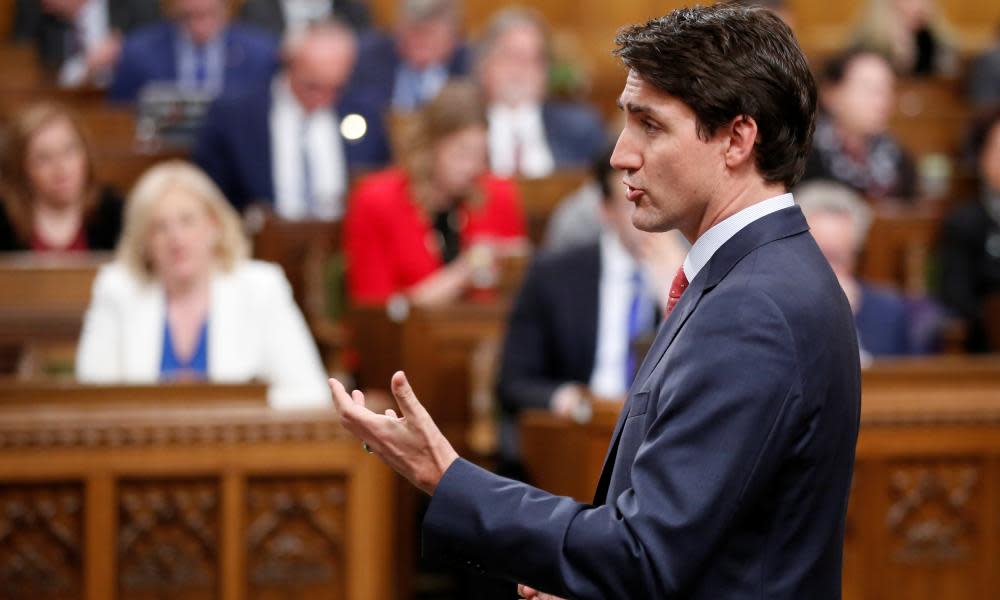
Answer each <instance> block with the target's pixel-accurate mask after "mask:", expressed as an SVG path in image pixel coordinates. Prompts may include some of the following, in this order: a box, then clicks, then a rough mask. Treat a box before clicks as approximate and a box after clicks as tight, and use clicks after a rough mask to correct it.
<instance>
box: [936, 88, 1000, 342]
mask: <svg viewBox="0 0 1000 600" xmlns="http://www.w3.org/2000/svg"><path fill="white" fill-rule="evenodd" d="M975 129H976V131H975V135H974V136H973V137H974V139H973V146H974V153H975V155H976V161H977V167H978V171H979V180H980V192H979V197H978V198H974V199H971V200H969V201H967V202H964V203H963V204H961V205H959V206H957V207H955V208H954V209H953V210H952V211H951V212H950V213H949V214H948V215H947V216H946V217H945V219H944V222H943V223H942V225H941V236H940V240H939V242H938V243H939V249H938V250H939V256H940V269H941V275H940V278H941V279H940V286H939V287H940V290H941V292H940V294H941V301H942V302H943V303H944V304H945V305H946V306H948V307H949V308H951V309H952V310H954V311H955V313H956V314H958V315H959V316H960V317H961V318H962V319H964V320H965V321H966V322H967V323H968V326H969V333H968V337H967V339H966V348H967V349H968V350H969V351H971V352H991V351H992V352H997V351H1000V347H997V346H993V345H992V344H991V341H990V339H989V335H988V334H987V324H988V320H989V315H988V314H987V312H986V303H987V301H988V299H989V298H990V297H991V296H996V295H998V294H1000V105H998V106H997V107H996V108H994V109H993V110H992V111H989V112H987V113H985V114H984V115H983V116H982V117H981V119H980V122H979V123H978V124H977V127H976V128H975Z"/></svg>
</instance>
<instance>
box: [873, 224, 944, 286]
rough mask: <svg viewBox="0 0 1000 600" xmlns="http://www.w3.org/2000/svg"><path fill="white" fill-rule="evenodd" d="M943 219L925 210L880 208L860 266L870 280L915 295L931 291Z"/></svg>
mask: <svg viewBox="0 0 1000 600" xmlns="http://www.w3.org/2000/svg"><path fill="white" fill-rule="evenodd" d="M940 222H941V219H940V215H939V214H937V212H935V211H933V210H930V209H924V208H904V207H899V208H892V207H879V208H878V209H877V210H876V211H875V220H874V221H873V222H872V226H871V229H869V231H868V239H867V241H866V243H865V247H864V250H863V252H862V254H861V258H860V261H859V265H858V271H859V275H860V276H861V277H862V278H863V279H865V280H867V281H873V282H878V283H882V284H885V285H891V286H894V287H896V288H898V289H900V290H903V291H905V292H908V293H912V294H924V293H926V291H927V263H928V261H929V258H930V256H931V253H932V250H933V248H934V244H935V242H936V241H937V235H938V229H939V228H940Z"/></svg>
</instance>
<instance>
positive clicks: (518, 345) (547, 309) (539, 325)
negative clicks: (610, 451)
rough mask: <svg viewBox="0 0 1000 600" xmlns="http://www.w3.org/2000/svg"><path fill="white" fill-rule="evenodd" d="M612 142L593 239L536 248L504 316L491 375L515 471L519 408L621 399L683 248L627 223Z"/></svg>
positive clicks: (576, 409)
mask: <svg viewBox="0 0 1000 600" xmlns="http://www.w3.org/2000/svg"><path fill="white" fill-rule="evenodd" d="M610 158H611V151H610V149H608V151H607V152H605V153H603V154H601V155H600V156H599V157H597V158H596V159H595V160H594V163H593V165H592V171H593V179H594V181H595V182H596V184H597V185H598V187H599V189H600V190H601V206H600V209H599V210H600V220H601V223H602V226H601V233H600V236H599V239H598V240H597V241H595V242H593V243H584V244H577V245H574V246H570V247H567V248H562V249H558V250H555V251H552V252H544V253H542V254H540V255H539V256H538V257H537V258H536V259H535V260H534V261H533V262H532V265H531V267H530V268H529V270H528V273H527V275H526V276H525V279H524V283H523V285H522V286H521V289H520V291H519V292H518V294H517V299H516V300H515V301H514V305H513V308H512V310H511V314H510V318H509V319H508V322H507V335H506V339H505V341H504V347H503V352H502V355H501V362H500V370H499V374H498V377H497V397H498V399H499V400H500V403H501V406H502V407H503V409H504V416H505V418H504V419H503V421H502V422H501V429H500V431H501V436H500V445H501V456H502V458H503V459H504V462H505V465H504V466H505V467H508V468H510V469H512V470H511V472H513V473H516V472H518V471H517V470H518V465H517V462H518V458H519V455H520V453H519V451H518V441H517V438H518V435H517V430H516V427H515V424H516V417H517V415H518V414H519V413H520V412H521V411H523V410H525V409H529V408H532V409H543V410H551V411H552V412H553V413H555V414H557V415H561V416H566V417H574V418H578V419H579V418H585V417H586V416H587V415H588V414H589V412H590V402H591V401H592V400H597V401H602V402H621V401H624V399H625V393H626V392H627V391H628V388H629V385H631V383H632V377H633V376H635V372H636V369H637V368H638V366H639V360H640V359H641V356H640V352H641V348H640V347H641V345H642V343H643V341H648V339H647V338H648V337H649V336H650V335H651V334H652V332H653V329H654V328H655V326H656V325H657V324H658V323H659V321H660V318H659V317H660V315H661V314H662V310H663V307H665V306H666V302H667V291H668V290H669V285H670V280H671V278H672V277H673V275H674V271H675V270H676V269H677V267H679V266H680V265H681V262H682V261H683V259H684V255H685V254H686V252H687V245H686V243H684V242H682V241H681V239H680V235H679V234H676V233H670V234H666V235H660V234H650V233H646V232H643V231H639V230H638V229H636V228H635V227H633V226H632V221H631V213H632V209H631V204H630V203H629V201H628V200H626V199H625V188H624V186H622V185H621V183H620V182H621V178H622V173H621V172H620V171H615V170H613V169H612V168H611V165H610V164H609V162H608V161H609V160H610Z"/></svg>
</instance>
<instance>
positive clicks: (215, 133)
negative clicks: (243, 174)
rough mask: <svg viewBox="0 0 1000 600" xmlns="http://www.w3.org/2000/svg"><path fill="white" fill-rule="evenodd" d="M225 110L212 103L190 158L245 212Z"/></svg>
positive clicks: (217, 103)
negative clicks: (237, 181)
mask: <svg viewBox="0 0 1000 600" xmlns="http://www.w3.org/2000/svg"><path fill="white" fill-rule="evenodd" d="M226 112H227V111H226V109H225V106H223V103H222V102H221V101H219V100H217V101H215V102H213V103H212V106H211V108H210V109H209V111H208V114H207V115H205V119H204V121H202V125H201V129H200V130H199V131H198V138H197V139H196V140H195V145H194V149H193V150H192V151H191V158H192V160H193V161H194V162H195V164H197V165H198V166H199V167H201V169H202V170H203V171H205V173H207V174H208V176H209V177H211V178H212V181H214V182H215V185H217V186H219V189H220V190H222V194H223V195H224V196H225V197H226V198H227V199H228V200H229V202H230V203H231V204H232V205H233V206H235V207H236V209H237V210H243V208H245V207H244V206H243V205H242V204H243V198H241V197H238V196H237V192H236V184H235V181H236V176H235V174H234V173H233V164H232V157H231V156H230V153H229V142H228V140H227V139H226V124H227V123H228V119H227V118H226Z"/></svg>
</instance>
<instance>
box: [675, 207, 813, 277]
mask: <svg viewBox="0 0 1000 600" xmlns="http://www.w3.org/2000/svg"><path fill="white" fill-rule="evenodd" d="M792 206H795V199H794V198H792V195H791V194H790V193H789V194H782V195H780V196H775V197H774V198H768V199H767V200H764V201H763V202H758V203H756V204H754V205H753V206H748V207H747V208H744V209H743V210H741V211H740V212H738V213H736V214H735V215H732V216H730V217H728V218H727V219H725V220H724V221H722V222H721V223H716V224H715V225H713V226H712V227H711V229H709V230H708V231H706V232H705V233H703V234H702V235H701V237H700V238H698V239H697V240H695V242H694V245H692V246H691V250H690V251H689V252H688V255H687V257H685V258H684V275H685V276H686V277H687V280H688V281H694V278H695V277H697V276H698V273H699V272H700V271H701V269H702V268H703V267H704V266H705V265H707V264H708V261H709V260H711V259H712V256H713V255H714V254H715V253H716V251H718V249H719V248H721V247H722V245H723V244H725V243H726V242H728V241H729V240H730V238H732V237H733V236H734V235H736V234H737V233H739V232H740V230H742V229H743V228H744V227H746V226H747V225H749V224H751V223H753V222H754V221H756V220H757V219H761V218H763V217H766V216H767V215H769V214H771V213H774V212H778V211H779V210H782V209H785V208H789V207H792Z"/></svg>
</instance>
